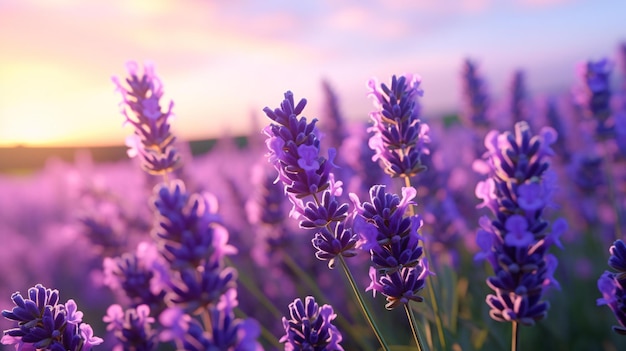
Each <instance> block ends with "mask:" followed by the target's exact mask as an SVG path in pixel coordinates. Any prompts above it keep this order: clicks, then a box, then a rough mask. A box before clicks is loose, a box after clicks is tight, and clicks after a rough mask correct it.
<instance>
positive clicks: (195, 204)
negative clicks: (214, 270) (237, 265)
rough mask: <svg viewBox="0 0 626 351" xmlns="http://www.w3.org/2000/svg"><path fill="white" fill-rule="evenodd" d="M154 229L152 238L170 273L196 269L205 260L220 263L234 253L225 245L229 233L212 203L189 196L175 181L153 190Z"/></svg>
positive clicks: (210, 200) (201, 196) (194, 195)
mask: <svg viewBox="0 0 626 351" xmlns="http://www.w3.org/2000/svg"><path fill="white" fill-rule="evenodd" d="M153 204H154V209H155V211H156V215H157V218H156V222H157V226H156V227H155V229H154V237H155V240H156V242H157V245H158V246H159V249H160V252H161V253H162V254H163V257H165V259H166V260H167V261H168V262H169V263H170V265H171V266H172V268H173V269H175V270H176V269H183V268H185V267H191V268H192V269H195V267H197V266H199V265H201V264H202V262H204V261H205V260H209V261H215V262H221V260H222V258H223V257H224V256H225V255H228V254H232V253H235V252H236V249H235V248H234V247H233V246H230V245H228V232H227V231H226V229H225V228H224V227H223V226H222V225H221V222H222V220H221V218H220V216H219V215H218V214H216V213H215V210H216V209H217V204H216V203H215V201H214V199H212V198H210V197H208V196H203V195H200V194H195V193H194V194H189V193H188V192H187V191H186V189H185V184H184V183H183V182H182V181H180V180H174V181H172V182H170V184H169V185H166V184H161V185H159V186H157V187H155V190H154V200H153Z"/></svg>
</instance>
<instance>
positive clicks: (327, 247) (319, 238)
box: [311, 223, 358, 268]
mask: <svg viewBox="0 0 626 351" xmlns="http://www.w3.org/2000/svg"><path fill="white" fill-rule="evenodd" d="M311 242H312V243H313V247H315V248H316V249H317V252H316V253H315V256H316V257H317V258H318V259H320V260H322V261H325V260H328V267H329V268H333V267H334V264H335V258H336V257H337V256H338V255H341V256H343V257H354V256H356V255H357V252H358V250H357V249H356V244H357V236H356V235H355V234H354V233H353V231H352V229H351V228H345V226H344V224H343V223H338V224H337V225H336V226H335V231H334V233H331V232H330V231H329V230H328V229H327V228H322V229H320V231H319V232H317V234H315V237H313V239H312V240H311Z"/></svg>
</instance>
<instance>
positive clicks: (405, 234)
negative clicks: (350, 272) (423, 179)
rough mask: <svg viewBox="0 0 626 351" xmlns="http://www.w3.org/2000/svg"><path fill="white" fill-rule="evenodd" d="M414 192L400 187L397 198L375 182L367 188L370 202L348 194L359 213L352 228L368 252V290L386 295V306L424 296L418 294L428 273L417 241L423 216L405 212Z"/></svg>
mask: <svg viewBox="0 0 626 351" xmlns="http://www.w3.org/2000/svg"><path fill="white" fill-rule="evenodd" d="M415 194H416V191H415V189H414V188H412V187H408V188H402V199H400V198H399V197H398V196H397V195H396V194H390V193H386V192H385V186H384V185H375V186H373V187H372V188H371V189H370V199H371V202H365V203H363V204H361V203H360V201H359V199H358V198H357V197H356V196H354V195H352V194H351V199H352V201H353V202H354V204H355V206H356V208H357V213H358V216H357V217H356V219H355V230H356V231H357V232H358V233H359V235H360V236H361V240H362V242H363V244H362V248H363V249H364V250H369V252H370V254H371V261H372V267H370V278H371V284H370V286H369V287H368V288H367V290H372V291H373V293H374V296H375V295H376V292H377V291H378V292H380V293H382V294H383V295H385V296H386V298H387V305H386V306H385V307H386V308H387V309H394V308H396V307H398V306H401V305H404V304H408V303H409V301H411V300H413V301H417V302H421V301H422V300H423V298H422V297H421V296H419V295H417V294H418V292H419V291H420V290H422V289H423V288H424V286H425V283H426V277H427V276H428V274H429V273H430V271H429V269H428V264H427V262H426V260H425V259H422V258H421V257H422V254H423V251H424V250H423V248H422V247H421V246H420V245H419V241H420V240H421V239H422V238H421V237H420V235H419V234H418V230H419V228H420V227H421V225H422V220H421V218H420V217H419V216H412V217H410V216H405V214H406V210H407V208H408V206H411V205H413V204H414V202H413V201H411V200H412V199H413V198H414V197H415Z"/></svg>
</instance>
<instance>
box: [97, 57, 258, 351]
mask: <svg viewBox="0 0 626 351" xmlns="http://www.w3.org/2000/svg"><path fill="white" fill-rule="evenodd" d="M129 70H130V75H131V77H130V78H128V79H127V80H126V81H127V83H128V84H129V85H130V87H131V90H130V91H126V90H124V89H123V88H122V87H121V85H120V84H119V83H117V80H115V81H116V84H117V85H118V87H119V89H120V90H122V91H123V92H124V93H125V94H126V95H124V104H125V105H126V106H127V108H128V109H130V110H132V111H133V112H134V113H135V115H136V117H137V119H136V120H135V119H131V118H129V116H128V114H127V113H126V110H125V109H124V110H123V112H124V115H125V116H126V120H127V122H129V123H131V124H132V125H133V126H134V127H135V135H136V136H137V137H138V138H139V140H140V141H141V143H140V144H138V145H137V146H138V151H139V154H140V155H142V157H143V163H142V166H143V168H144V170H145V171H146V172H148V173H150V174H160V175H162V176H163V180H164V182H162V183H159V184H157V185H156V186H155V187H154V189H153V199H152V210H153V211H154V215H155V218H154V225H153V230H152V238H153V243H152V245H150V244H148V243H142V244H140V246H139V247H138V250H137V254H135V255H128V254H127V255H123V256H121V257H118V258H116V259H106V260H105V262H104V266H105V277H106V278H107V282H108V285H109V286H110V287H112V288H114V289H115V288H120V289H118V290H122V291H123V292H124V295H125V296H126V297H127V298H130V299H131V302H132V306H131V308H130V309H128V310H126V312H122V311H123V309H122V308H121V307H120V306H119V305H113V306H111V308H110V309H109V315H108V316H107V317H105V319H104V320H105V321H106V322H108V328H109V330H112V331H114V332H115V334H116V336H117V340H118V342H119V345H118V346H120V345H121V346H122V347H123V348H124V349H141V350H153V349H155V348H156V347H157V346H158V342H159V341H164V342H170V341H172V342H174V343H175V344H176V345H177V346H178V347H179V348H184V349H186V350H207V349H220V350H256V349H258V348H260V345H259V344H258V343H257V342H256V338H257V337H258V336H259V331H258V326H256V322H255V321H254V320H252V319H248V320H241V319H238V318H235V315H234V311H233V309H234V307H235V306H237V304H238V301H237V297H236V296H237V294H236V290H235V289H236V279H237V271H236V270H235V269H234V268H232V267H227V266H226V264H225V261H224V259H225V257H226V256H227V255H231V254H234V253H236V252H237V250H236V249H235V247H234V246H232V245H229V243H228V239H229V234H228V231H227V230H226V228H224V226H223V224H222V219H221V216H220V215H218V214H217V199H216V198H215V197H214V196H213V195H211V194H208V193H191V192H188V191H187V189H186V187H185V183H184V182H183V181H182V180H181V179H174V180H171V181H168V175H169V173H171V172H172V171H173V170H174V167H175V166H176V165H177V163H178V162H179V158H180V156H179V154H178V153H177V152H176V151H175V150H174V149H173V147H172V144H173V142H174V136H173V135H172V134H171V133H170V126H169V122H168V119H169V117H170V116H171V107H172V104H170V109H169V110H168V112H166V113H162V112H161V110H160V107H159V99H160V98H161V96H162V87H161V84H160V81H159V80H158V78H157V77H156V76H155V75H154V72H153V69H152V68H151V67H147V68H146V70H145V71H146V72H145V74H144V75H143V76H142V77H141V78H138V77H137V74H136V66H135V65H134V64H130V65H129ZM151 312H152V313H154V314H155V315H159V322H160V325H157V326H156V327H155V329H154V330H155V331H154V332H153V329H152V327H151V325H152V324H153V323H154V322H155V319H156V318H154V317H151V316H150V313H151Z"/></svg>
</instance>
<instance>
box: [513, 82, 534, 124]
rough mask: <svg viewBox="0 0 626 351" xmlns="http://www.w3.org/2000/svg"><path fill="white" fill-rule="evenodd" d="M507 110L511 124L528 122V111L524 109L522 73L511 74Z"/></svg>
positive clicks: (524, 84) (525, 97)
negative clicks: (508, 109) (511, 120)
mask: <svg viewBox="0 0 626 351" xmlns="http://www.w3.org/2000/svg"><path fill="white" fill-rule="evenodd" d="M510 94H511V95H510V101H509V104H510V106H509V108H510V113H511V117H512V119H513V124H515V123H517V122H521V121H528V117H529V116H528V111H527V108H526V99H527V98H528V97H527V94H528V93H527V92H526V76H525V74H524V71H522V70H517V71H515V72H514V73H513V78H512V80H511V87H510Z"/></svg>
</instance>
